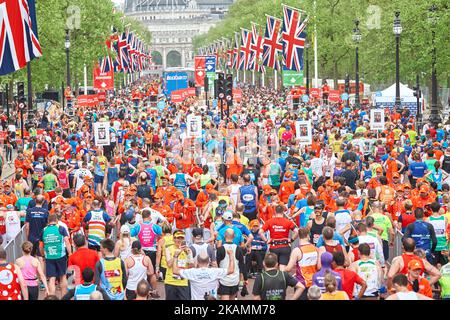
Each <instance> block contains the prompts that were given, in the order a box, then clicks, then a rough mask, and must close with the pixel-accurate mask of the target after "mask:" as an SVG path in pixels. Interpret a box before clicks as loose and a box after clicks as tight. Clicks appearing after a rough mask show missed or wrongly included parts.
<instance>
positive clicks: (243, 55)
mask: <svg viewBox="0 0 450 320" xmlns="http://www.w3.org/2000/svg"><path fill="white" fill-rule="evenodd" d="M241 33H242V39H241V40H242V41H241V47H240V52H239V54H240V57H239V70H249V67H250V56H251V50H250V46H251V45H252V33H251V32H250V31H249V30H247V29H241Z"/></svg>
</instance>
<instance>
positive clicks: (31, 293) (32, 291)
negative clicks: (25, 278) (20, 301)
mask: <svg viewBox="0 0 450 320" xmlns="http://www.w3.org/2000/svg"><path fill="white" fill-rule="evenodd" d="M27 288H28V300H38V299H39V286H36V287H30V286H27Z"/></svg>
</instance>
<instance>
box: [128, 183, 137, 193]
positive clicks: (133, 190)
mask: <svg viewBox="0 0 450 320" xmlns="http://www.w3.org/2000/svg"><path fill="white" fill-rule="evenodd" d="M129 191H131V192H137V187H136V185H134V184H132V185H131V186H130V189H129Z"/></svg>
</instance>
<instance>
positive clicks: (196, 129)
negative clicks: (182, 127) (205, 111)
mask: <svg viewBox="0 0 450 320" xmlns="http://www.w3.org/2000/svg"><path fill="white" fill-rule="evenodd" d="M186 126H187V136H188V137H189V138H201V136H202V117H201V116H195V115H193V114H190V115H188V116H187V119H186Z"/></svg>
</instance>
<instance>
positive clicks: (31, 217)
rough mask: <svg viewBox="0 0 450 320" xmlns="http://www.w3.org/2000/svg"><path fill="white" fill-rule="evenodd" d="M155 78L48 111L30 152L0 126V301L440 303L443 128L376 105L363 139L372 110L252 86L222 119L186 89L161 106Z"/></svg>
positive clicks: (449, 165) (446, 170)
mask: <svg viewBox="0 0 450 320" xmlns="http://www.w3.org/2000/svg"><path fill="white" fill-rule="evenodd" d="M157 88H158V89H159V91H161V88H160V84H159V82H158V80H153V79H148V78H142V79H141V80H139V81H137V82H135V83H133V85H132V86H130V87H129V88H125V89H123V90H119V91H117V92H116V94H115V95H111V96H108V97H107V100H106V101H105V103H104V104H103V105H102V106H101V107H92V108H82V107H78V108H76V110H77V111H76V119H73V118H70V117H69V116H68V115H67V114H61V115H60V116H59V117H56V118H55V117H53V118H55V119H52V120H51V121H49V120H48V119H47V117H46V116H45V115H44V119H43V120H42V121H39V124H38V126H39V127H40V128H41V129H39V128H37V127H35V128H29V130H28V131H29V136H27V137H26V139H25V140H24V142H23V144H22V143H19V144H17V145H16V144H15V138H16V137H15V136H14V134H15V132H13V131H11V133H8V135H7V137H6V138H5V141H4V156H2V157H1V167H2V168H4V167H5V166H8V165H9V166H13V167H14V174H13V175H12V177H11V178H7V179H5V180H3V181H2V183H1V185H0V235H1V239H2V242H3V244H2V247H0V300H17V299H25V300H38V299H64V300H69V299H74V300H88V299H91V300H102V299H103V300H125V299H126V300H133V299H138V300H151V299H161V298H163V297H164V298H165V299H168V300H205V299H206V300H214V299H221V300H234V299H248V298H250V299H255V300H283V299H302V300H308V299H309V300H317V299H322V300H349V299H350V300H356V299H360V300H379V299H389V300H405V299H408V300H426V299H450V264H449V263H448V252H449V251H448V246H449V241H448V239H449V235H450V229H448V220H449V218H450V187H449V181H450V177H449V174H450V146H449V141H450V139H449V132H450V131H449V130H450V125H449V124H447V123H442V124H439V125H438V126H436V127H435V126H433V125H431V124H429V123H426V124H425V125H424V126H423V128H421V129H420V130H417V128H416V123H415V119H414V116H412V115H410V113H409V111H408V110H407V109H405V110H388V109H386V119H385V120H386V125H385V130H383V131H373V130H370V124H369V115H370V110H369V109H370V107H369V106H365V107H362V108H354V107H350V108H348V107H346V106H345V104H333V105H323V104H322V103H321V101H317V102H315V103H311V104H309V105H306V106H305V105H298V106H295V107H293V106H292V105H291V106H289V104H288V103H287V100H286V95H287V91H286V92H284V91H278V92H277V91H275V90H273V89H270V88H255V87H252V86H242V100H241V101H240V102H237V103H235V104H234V105H233V107H232V108H230V110H224V112H223V119H221V110H220V108H213V107H212V103H208V106H206V105H205V103H204V100H202V99H199V98H195V97H192V98H187V99H186V100H185V101H184V102H183V103H181V104H176V105H175V104H172V103H170V102H167V103H166V104H165V106H163V104H162V103H158V104H156V103H155V102H154V101H155V99H154V96H153V97H152V96H151V95H150V94H147V93H148V92H154V91H157ZM136 90H138V91H139V92H140V93H141V94H140V95H139V94H135V93H136ZM133 97H134V98H136V97H138V98H139V99H136V100H133V99H132V98H133ZM158 100H160V101H164V98H161V97H159V96H158ZM189 114H195V115H199V116H201V118H202V135H201V136H200V137H189V136H188V134H187V126H188V125H190V124H189V123H187V121H186V119H187V116H188V115H189ZM40 120H41V119H40ZM44 120H45V121H44ZM298 120H311V123H312V143H310V144H305V143H303V142H301V141H300V140H299V139H297V132H296V121H298ZM2 121H5V120H4V119H2ZM98 121H99V122H109V124H110V131H109V137H110V145H104V146H96V144H95V139H94V134H93V123H95V122H98ZM42 122H44V124H43V123H42ZM4 127H5V126H4ZM13 148H16V149H17V157H16V158H15V159H12V156H11V155H12V153H11V150H12V149H13ZM5 158H6V159H5ZM22 226H24V232H25V233H26V238H27V239H28V240H27V241H26V242H23V243H21V244H20V243H17V242H15V243H14V244H15V245H16V246H17V245H21V249H22V252H23V255H22V256H21V257H20V258H18V259H17V260H15V261H11V259H10V257H8V255H7V250H5V249H4V248H5V247H7V246H8V243H9V242H10V241H12V240H13V239H14V238H15V237H16V235H17V234H18V233H19V232H21V228H22ZM396 239H397V241H401V243H402V252H397V255H396V256H392V255H393V253H395V252H396V251H395V250H393V245H394V241H395V240H396Z"/></svg>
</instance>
